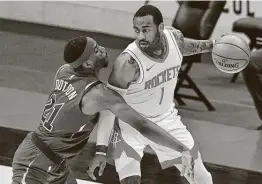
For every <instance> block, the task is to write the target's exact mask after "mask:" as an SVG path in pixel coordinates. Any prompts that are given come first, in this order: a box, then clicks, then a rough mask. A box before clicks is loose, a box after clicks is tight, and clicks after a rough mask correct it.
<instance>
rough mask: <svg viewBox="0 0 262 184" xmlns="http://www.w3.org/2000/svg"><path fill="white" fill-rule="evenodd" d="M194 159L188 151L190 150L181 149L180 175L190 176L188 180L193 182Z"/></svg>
mask: <svg viewBox="0 0 262 184" xmlns="http://www.w3.org/2000/svg"><path fill="white" fill-rule="evenodd" d="M194 165H195V162H194V159H193V157H192V155H191V153H190V151H183V152H182V170H181V173H180V175H181V176H185V174H187V177H188V178H190V180H192V181H193V183H195V182H194V181H195V178H194Z"/></svg>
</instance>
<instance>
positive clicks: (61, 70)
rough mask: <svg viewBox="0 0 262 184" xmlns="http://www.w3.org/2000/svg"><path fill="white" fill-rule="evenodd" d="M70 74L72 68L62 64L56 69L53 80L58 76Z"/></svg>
mask: <svg viewBox="0 0 262 184" xmlns="http://www.w3.org/2000/svg"><path fill="white" fill-rule="evenodd" d="M72 72H73V68H72V67H71V66H70V65H69V64H64V65H62V66H60V67H59V68H58V69H57V71H56V74H55V78H57V77H58V76H59V75H60V74H66V73H72Z"/></svg>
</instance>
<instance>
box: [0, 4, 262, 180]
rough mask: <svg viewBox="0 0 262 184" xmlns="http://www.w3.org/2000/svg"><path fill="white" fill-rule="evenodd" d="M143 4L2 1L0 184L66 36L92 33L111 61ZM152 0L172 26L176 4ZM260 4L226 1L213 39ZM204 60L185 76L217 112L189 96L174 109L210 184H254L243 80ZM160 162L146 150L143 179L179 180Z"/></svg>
mask: <svg viewBox="0 0 262 184" xmlns="http://www.w3.org/2000/svg"><path fill="white" fill-rule="evenodd" d="M143 4H144V1H98V2H97V1H79V2H76V1H75V2H73V1H71V2H70V1H68V2H61V1H57V2H54V1H49V2H41V1H38V2H37V1H35V2H30V1H26V2H18V1H17V2H4V1H2V2H0V50H1V53H0V71H1V72H0V104H1V105H0V147H1V149H0V164H1V165H2V166H0V183H4V184H5V183H10V179H11V168H10V163H11V160H12V155H13V154H14V151H15V149H16V148H17V146H18V144H19V143H20V142H21V141H22V138H23V137H24V136H25V134H26V132H27V131H30V130H34V128H35V127H36V126H37V125H38V120H39V116H40V114H41V111H42V109H43V104H44V103H45V101H46V98H47V94H48V92H49V90H50V85H51V83H52V78H53V76H54V73H55V71H56V69H57V68H58V67H59V65H61V64H62V59H61V58H62V57H61V56H62V50H63V46H64V44H65V43H66V40H68V39H69V38H71V37H74V36H77V35H88V36H92V37H95V38H96V39H97V40H98V42H99V43H100V44H101V45H104V46H106V47H107V49H108V50H109V54H110V58H111V60H112V61H113V60H114V58H115V57H116V56H117V55H118V54H119V53H120V52H121V50H122V49H123V48H124V47H125V46H126V45H127V44H128V43H130V42H131V41H132V38H133V30H132V17H133V13H134V12H135V11H136V10H137V9H138V8H139V7H140V6H141V5H143ZM150 4H153V5H156V6H157V7H159V9H160V10H161V11H162V13H163V15H164V20H165V24H166V25H170V24H171V22H172V19H173V17H174V15H175V13H176V10H177V8H178V4H177V2H176V1H152V2H150ZM261 5H262V1H228V2H227V4H226V7H225V11H224V13H223V14H222V15H221V17H220V19H219V21H218V24H217V26H216V28H215V31H214V33H213V35H212V38H217V37H220V35H222V34H224V33H229V32H231V28H232V24H233V22H234V21H235V20H237V19H239V18H242V17H246V16H255V17H260V16H262V11H261ZM94 20H95V21H94ZM242 36H243V35H242ZM210 63H212V61H211V59H210V55H204V57H203V62H202V63H200V64H196V65H195V66H194V67H193V69H192V72H191V74H190V75H191V76H192V77H193V78H194V80H195V81H196V83H197V85H199V87H200V88H201V90H202V91H203V92H204V93H205V95H206V96H207V97H208V99H210V101H211V102H212V103H213V105H214V106H215V108H216V111H215V112H208V111H207V110H206V108H205V107H204V106H203V104H201V103H198V102H194V101H189V102H188V105H187V106H186V107H178V108H179V112H180V114H181V115H182V117H183V121H184V123H185V124H186V125H187V126H188V128H189V130H190V131H191V132H192V133H193V135H194V137H195V139H196V141H197V142H198V143H199V145H200V150H201V152H202V154H203V160H204V161H205V163H206V165H207V167H208V169H209V170H210V171H211V172H212V174H213V176H214V183H215V184H259V183H261V180H262V174H261V173H262V156H261V155H262V147H261V145H262V134H261V132H260V131H256V130H255V128H256V127H257V126H259V125H261V121H260V120H259V118H258V116H257V113H256V110H255V108H254V105H253V102H252V99H251V97H250V95H249V93H248V91H247V89H246V87H245V84H244V82H243V79H242V77H241V76H240V77H239V78H238V80H237V82H236V83H234V84H232V83H230V82H229V81H230V77H231V75H229V74H224V73H221V72H220V71H218V70H217V69H216V68H215V67H214V66H213V65H212V64H210ZM109 70H110V67H109V69H108V70H105V72H104V75H103V76H102V77H103V79H104V80H106V78H107V75H108V71H109ZM218 91H219V93H218ZM147 152H150V150H147ZM153 160H154V161H153ZM152 161H153V162H152ZM81 163H84V161H83V162H81ZM151 166H152V167H151ZM85 167H86V165H85V164H83V165H81V164H80V166H79V167H76V168H75V171H76V176H77V177H78V178H79V179H83V180H84V179H86V178H87V177H86V174H85ZM158 167H159V165H158V164H157V161H155V159H154V158H153V157H152V156H151V155H150V154H149V155H146V157H145V159H144V161H143V166H142V169H143V172H144V173H143V176H144V180H143V183H147V182H148V183H160V184H165V183H166V184H168V183H185V181H184V180H183V179H181V178H180V177H179V175H178V173H177V172H176V171H175V169H167V170H164V171H159V168H158ZM152 168H153V169H152ZM116 179H117V177H116V174H115V173H114V170H113V168H111V167H108V169H107V171H106V173H105V175H104V176H103V177H102V178H101V179H100V182H102V183H116ZM81 182H83V183H86V182H84V181H81Z"/></svg>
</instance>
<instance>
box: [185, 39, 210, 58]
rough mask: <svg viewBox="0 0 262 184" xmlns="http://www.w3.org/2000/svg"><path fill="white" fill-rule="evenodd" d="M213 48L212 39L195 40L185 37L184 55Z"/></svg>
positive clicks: (208, 50)
mask: <svg viewBox="0 0 262 184" xmlns="http://www.w3.org/2000/svg"><path fill="white" fill-rule="evenodd" d="M212 49H213V41H212V40H193V39H189V38H185V39H184V52H183V55H184V56H189V55H194V54H201V53H205V52H211V51H212Z"/></svg>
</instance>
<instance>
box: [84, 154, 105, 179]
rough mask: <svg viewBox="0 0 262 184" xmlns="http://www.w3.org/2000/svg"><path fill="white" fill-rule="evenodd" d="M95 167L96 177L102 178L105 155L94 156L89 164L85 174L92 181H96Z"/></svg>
mask: <svg viewBox="0 0 262 184" xmlns="http://www.w3.org/2000/svg"><path fill="white" fill-rule="evenodd" d="M97 167H99V171H98V175H99V176H102V174H103V172H104V169H105V167H106V156H105V155H96V156H95V157H94V159H93V160H92V161H91V164H90V166H89V169H88V170H87V173H88V175H89V176H90V177H91V178H92V179H93V180H96V177H95V175H94V171H95V169H96V168H97Z"/></svg>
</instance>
